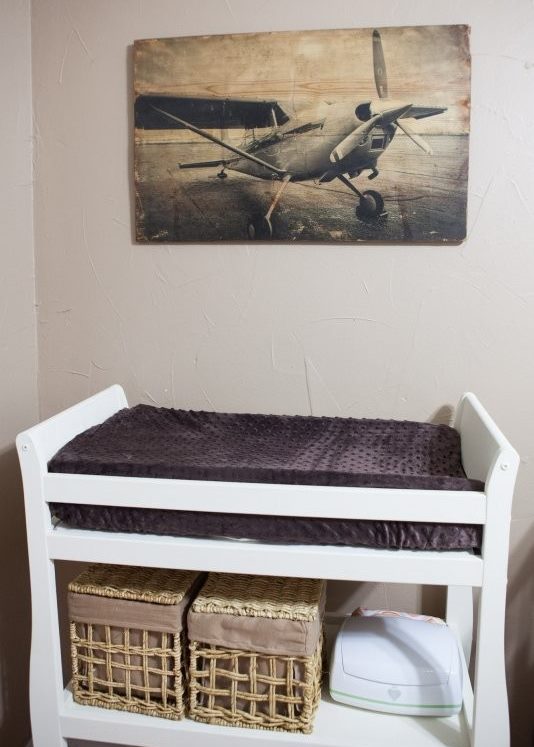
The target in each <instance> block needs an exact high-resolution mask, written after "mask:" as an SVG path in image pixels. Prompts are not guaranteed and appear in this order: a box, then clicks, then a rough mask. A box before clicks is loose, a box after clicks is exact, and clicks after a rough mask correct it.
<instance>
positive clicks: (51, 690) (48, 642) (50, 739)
mask: <svg viewBox="0 0 534 747" xmlns="http://www.w3.org/2000/svg"><path fill="white" fill-rule="evenodd" d="M19 438H20V437H19ZM17 446H18V448H19V455H20V460H21V466H22V475H23V481H24V500H25V503H26V529H27V533H28V556H29V562H30V581H31V592H32V644H31V655H30V716H31V725H32V739H33V747H67V740H66V739H64V738H63V736H62V734H61V725H60V713H61V709H62V705H63V701H64V693H63V674H62V667H61V646H60V637H59V621H58V611H57V598H56V575H55V569H54V561H53V560H51V559H50V557H49V554H48V548H47V535H48V533H49V531H50V530H51V528H52V527H51V520H50V511H49V509H48V505H47V504H46V503H45V502H44V500H43V495H42V480H41V474H42V469H43V467H42V464H41V460H40V459H39V455H38V453H37V450H36V448H35V445H34V444H32V443H31V442H30V441H29V440H28V439H25V438H22V439H20V440H18V441H17Z"/></svg>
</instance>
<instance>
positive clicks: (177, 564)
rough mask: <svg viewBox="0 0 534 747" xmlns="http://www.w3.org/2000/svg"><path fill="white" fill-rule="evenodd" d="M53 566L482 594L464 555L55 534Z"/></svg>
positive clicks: (50, 539) (51, 538)
mask: <svg viewBox="0 0 534 747" xmlns="http://www.w3.org/2000/svg"><path fill="white" fill-rule="evenodd" d="M47 543H48V548H49V555H50V557H51V558H53V559H54V560H76V561H82V562H87V563H93V562H94V563H111V564H123V565H140V566H147V567H152V568H182V569H184V570H196V571H220V572H221V573H243V570H244V569H245V568H246V572H247V573H251V574H259V575H265V576H294V577H297V578H331V579H337V580H348V581H351V580H354V579H355V578H357V579H358V580H359V581H375V582H380V581H382V582H386V581H387V582H391V583H394V582H399V583H405V584H434V585H437V586H440V585H446V586H448V585H451V584H454V585H456V586H481V585H482V574H483V564H482V559H481V558H480V556H477V555H475V554H474V553H472V552H470V551H464V550H454V551H451V550H436V551H433V550H376V549H372V548H367V547H339V546H333V545H330V546H327V545H321V546H319V545H274V544H264V543H261V542H248V541H239V540H235V541H233V540H228V539H191V538H182V537H159V536H155V535H146V534H129V533H120V532H98V531H91V530H88V529H69V528H67V527H62V526H57V527H55V528H54V529H52V530H51V531H50V532H49V533H48V535H47Z"/></svg>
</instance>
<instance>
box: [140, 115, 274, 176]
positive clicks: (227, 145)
mask: <svg viewBox="0 0 534 747" xmlns="http://www.w3.org/2000/svg"><path fill="white" fill-rule="evenodd" d="M152 106H153V105H152ZM154 110H155V111H156V112H157V113H158V114H160V115H161V116H162V117H163V119H164V120H165V118H167V119H168V120H169V122H170V123H171V124H172V125H174V127H176V123H177V124H178V125H179V126H180V127H181V128H184V129H186V130H190V131H191V132H196V134H197V135H200V137H203V138H205V139H206V140H210V141H211V142H212V143H216V144H217V145H222V147H223V148H226V150H229V151H230V152H231V153H235V154H236V155H237V156H240V157H241V158H246V159H248V160H249V161H252V162H253V163H257V164H258V166H263V167H264V168H265V169H268V170H269V171H270V172H271V173H273V174H278V175H279V176H284V175H285V173H286V172H285V170H284V169H279V168H278V166H274V165H273V164H272V163H269V162H268V161H264V160H263V158H258V156H253V155H252V153H248V152H247V151H246V150H243V149H242V148H238V147H237V146H236V145H231V144H230V143H226V142H225V141H224V140H221V138H219V137H217V136H216V135H214V134H213V133H211V132H207V131H206V130H202V129H201V128H200V127H196V126H195V125H194V124H191V122H186V121H185V119H180V118H179V117H176V116H175V115H174V114H170V112H167V111H165V110H164V109H159V108H158V107H157V106H154Z"/></svg>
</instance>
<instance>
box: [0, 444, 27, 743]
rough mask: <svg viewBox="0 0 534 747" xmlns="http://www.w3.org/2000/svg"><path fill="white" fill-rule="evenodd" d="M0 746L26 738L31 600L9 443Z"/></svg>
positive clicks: (3, 489) (1, 554) (1, 534)
mask: <svg viewBox="0 0 534 747" xmlns="http://www.w3.org/2000/svg"><path fill="white" fill-rule="evenodd" d="M0 501H1V505H2V515H3V517H4V518H3V521H1V522H0V600H1V602H0V608H1V614H0V744H2V745H6V747H7V746H8V745H9V747H24V746H25V745H26V744H27V742H28V740H29V738H30V716H29V702H28V673H29V657H30V636H31V601H30V580H29V569H28V553H27V544H26V523H25V516H24V499H23V493H22V481H21V477H20V470H19V465H18V458H17V453H16V450H15V447H14V446H13V447H11V448H9V449H8V450H7V451H3V452H1V453H0Z"/></svg>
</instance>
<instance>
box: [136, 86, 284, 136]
mask: <svg viewBox="0 0 534 747" xmlns="http://www.w3.org/2000/svg"><path fill="white" fill-rule="evenodd" d="M161 110H163V111H165V112H166V113H168V114H172V115H174V116H175V117H177V119H176V120H175V121H174V122H172V121H170V120H169V118H168V116H164V115H163V114H161ZM180 120H186V121H187V122H189V123H191V124H193V125H195V126H196V127H199V128H203V129H208V130H212V129H231V128H237V129H252V128H253V127H258V128H259V127H272V126H273V125H282V124H285V123H286V122H288V121H289V116H288V114H286V112H285V111H284V110H283V109H282V107H281V106H280V104H279V103H278V102H277V101H259V100H258V101H251V100H246V99H230V98H226V99H220V98H215V97H214V98H200V97H196V96H172V95H165V94H148V93H145V94H141V95H139V96H138V97H137V98H136V100H135V126H136V127H137V128H138V129H143V130H170V129H180V128H182V127H183V125H182V124H180Z"/></svg>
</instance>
